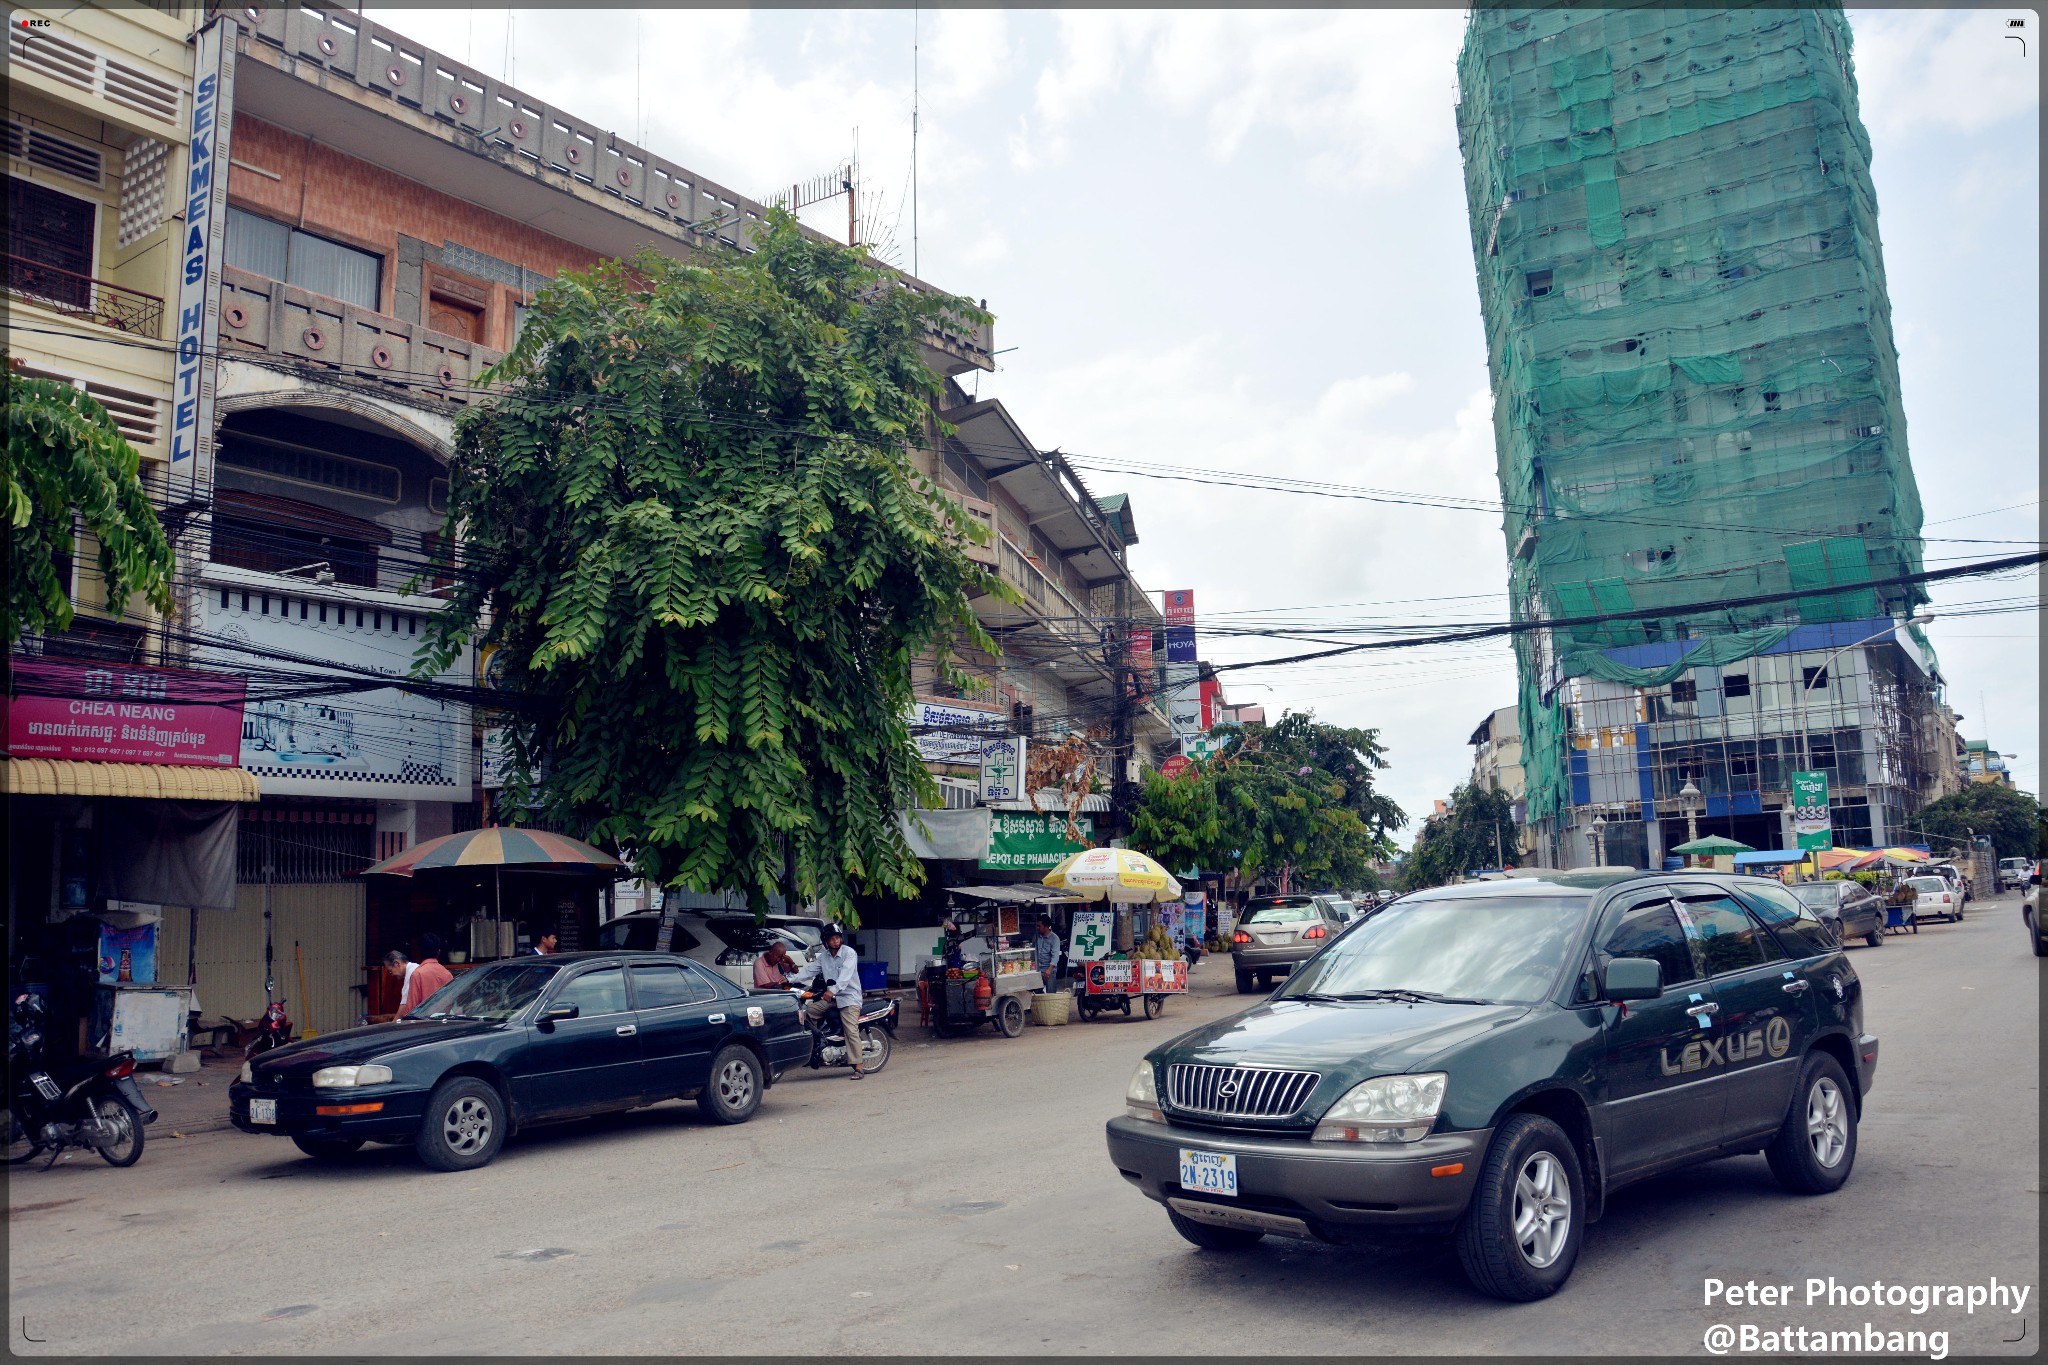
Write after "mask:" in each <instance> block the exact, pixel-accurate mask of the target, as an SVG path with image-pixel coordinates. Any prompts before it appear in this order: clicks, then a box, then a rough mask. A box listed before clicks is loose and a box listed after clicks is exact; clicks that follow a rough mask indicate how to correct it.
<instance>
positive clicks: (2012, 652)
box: [365, 8, 2048, 812]
mask: <svg viewBox="0 0 2048 1365" xmlns="http://www.w3.org/2000/svg"><path fill="white" fill-rule="evenodd" d="M365 14H366V15H368V16H369V17H371V18H373V19H377V20H379V21H381V22H384V23H387V24H389V25H390V26H391V27H393V28H395V29H397V30H399V31H400V32H402V33H405V34H407V35H409V36H413V37H416V38H418V39H419V40H421V41H422V42H425V43H428V44H429V45H431V46H434V47H436V48H438V49H440V50H441V51H444V52H446V53H448V54H449V55H451V56H454V57H457V58H461V59H463V60H466V61H468V62H469V63H470V64H472V65H474V66H477V67H479V68H481V69H482V70H484V71H486V72H488V73H492V74H497V75H500V76H502V77H504V78H506V79H509V80H510V81H511V82H512V83H513V84H515V85H517V86H519V87H521V88H522V89H525V90H527V91H529V92H531V93H533V94H535V95H538V96H539V97H541V98H542V99H544V100H546V101H548V102H549V103H552V104H554V105H557V106H558V107H561V108H564V109H568V110H572V111H574V112H575V113H576V114H578V115H579V116H581V117H583V118H587V119H591V120H595V121H598V122H601V123H604V124H606V125H607V126H609V127H611V128H614V129H616V130H617V131H618V132H619V133H620V134H621V135H622V136H626V137H636V136H637V138H638V140H639V141H641V142H642V143H643V145H646V146H648V147H651V148H652V149H654V150H656V151H657V152H659V153H660V154H662V155H664V156H667V157H669V158H671V159H673V160H675V161H677V162H679V163H681V164H683V165H685V166H688V167H690V168H692V169H695V170H698V171H700V172H702V173H703V174H705V175H707V176H710V177H712V178H713V179H715V180H718V181H720V182H721V183H724V184H726V185H728V186H730V187H732V188H734V189H738V190H740V191H742V192H745V193H749V194H756V195H759V194H765V193H767V192H768V191H769V190H770V189H771V188H772V187H774V186H777V185H780V184H787V183H789V182H791V181H794V180H800V179H807V178H809V177H811V176H814V175H819V174H824V173H826V172H830V171H832V170H833V169H834V168H836V167H837V165H838V164H839V163H840V162H841V161H842V160H844V159H845V158H846V157H848V156H849V155H850V154H851V153H852V152H853V150H854V147H855V142H856V137H857V138H858V146H859V151H860V157H861V164H862V174H863V180H864V203H863V209H862V213H863V217H864V218H865V219H867V220H869V221H870V222H871V223H873V224H874V225H875V230H876V232H877V234H878V235H880V236H883V237H885V238H886V239H887V241H888V242H889V243H890V245H889V247H888V248H887V254H888V255H889V256H890V257H891V259H893V260H896V261H897V262H899V263H900V264H902V265H904V266H905V267H906V268H907V267H909V266H910V264H911V253H912V212H911V198H910V195H909V193H908V189H909V167H910V160H911V158H910V123H911V118H910V115H911V85H912V46H913V41H915V43H916V45H917V48H918V52H917V74H918V85H919V100H918V103H919V136H918V152H917V167H918V175H917V193H916V215H915V219H916V233H915V236H916V243H915V250H916V266H917V273H918V274H919V275H921V276H922V277H923V278H925V279H927V280H929V281H931V282H933V283H934V284H937V285H939V286H940V287H942V288H946V289H950V290H953V291H955V292H957V293H961V294H966V295H969V296H971V297H974V298H985V299H987V300H988V305H989V308H990V309H991V310H992V311H993V312H994V313H995V314H996V319H997V321H996V328H997V332H996V335H997V343H996V344H997V346H998V347H1000V348H1004V349H1005V352H1006V353H1005V354H1004V355H1003V356H1002V357H1001V365H1002V368H1001V370H1000V371H999V372H997V373H995V374H989V375H982V376H980V377H979V379H978V380H977V379H975V378H973V377H972V376H969V377H967V378H965V379H964V380H963V382H966V383H968V384H969V385H970V387H972V386H975V385H977V384H978V387H979V392H980V394H981V395H982V396H984V397H989V396H994V397H1000V398H1001V399H1002V400H1003V402H1004V403H1005V405H1006V406H1007V407H1008V408H1009V409H1010V411H1011V413H1012V414H1013V415H1014V416H1015V417H1016V418H1017V419H1018V421H1019V422H1020V423H1021V424H1022V425H1023V427H1024V429H1025V431H1026V432H1027V433H1028V434H1029V435H1030V436H1031V437H1032V439H1033V440H1034V441H1035V442H1036V443H1037V444H1038V445H1039V446H1041V447H1058V448H1059V449H1061V450H1063V451H1065V452H1067V453H1068V455H1069V456H1070V457H1071V458H1073V459H1074V460H1076V461H1077V462H1079V463H1082V464H1084V465H1085V463H1086V462H1087V461H1088V460H1090V459H1091V458H1093V459H1100V460H1121V461H1133V460H1137V461H1148V462H1153V463H1162V464H1172V465H1178V466H1193V467H1201V468H1207V469H1223V470H1235V471H1248V472H1255V473H1259V474H1266V475H1278V476H1284V477H1290V478H1301V479H1314V480H1320V481H1327V482H1335V483H1341V484H1345V485H1352V486H1361V487H1370V488H1374V489H1388V490H1405V491H1413V492H1421V493H1428V494H1450V495H1454V496H1469V497H1477V498H1482V499H1483V498H1490V497H1493V496H1495V495H1496V492H1497V490H1496V487H1495V484H1494V480H1493V472H1492V470H1493V438H1492V431H1491V427H1490V419H1489V404H1488V397H1487V372H1486V347H1485V339H1484V335H1483V333H1482V331H1481V326H1480V317H1479V304H1478V296H1477V291H1476V287H1475V283H1474V272H1473V265H1472V256H1471V248H1470V245H1469V239H1468V237H1467V235H1466V227H1465V206H1464V191H1463V181H1462V179H1461V172H1460V162H1459V155H1458V142H1457V131H1456V126H1455V121H1454V117H1453V106H1454V104H1455V101H1456V80H1455V62H1456V56H1457V51H1458V45H1459V41H1460V37H1461V33H1462V28H1463V23H1464V16H1463V14H1462V13H1461V12H1458V11H1450V10H1434V11H1416V12H1398V11H1371V12H1337V11H1307V12H1299V13H1274V12H1244V13H1234V12H1228V11H1220V10H1202V11H1193V12H1173V11H1163V10H1161V11H1143V12H1124V13H1117V12H1103V11H1070V12H1029V11H1003V10H989V9H982V10H937V11H935V10H924V11H922V12H919V13H913V12H912V11H909V10H888V11H843V12H831V13H817V12H807V11H796V10H764V11H758V12H745V11H682V10H677V11H644V12H638V13H636V12H632V11H620V12H602V11H577V12H573V13H572V12H566V11H544V10H520V11H517V12H516V14H513V15H511V16H509V18H508V14H507V12H505V11H491V10H477V11H461V12H453V11H449V12H440V11H424V10H415V9H406V10H391V11H379V10H377V9H375V8H370V9H366V10H365ZM2021 17H2023V18H2024V19H2025V21H2026V24H2025V33H2026V34H2027V35H2028V41H2027V43H2026V45H2025V50H2024V52H2023V51H2022V50H2021V46H2022V45H2021V44H2019V43H2016V42H2013V41H2010V40H2009V39H2008V38H2007V36H2006V35H2007V33H2008V29H2007V25H2006V21H2007V19H2009V18H2021ZM1850 18H1851V21H1852V24H1853V26H1854V29H1855V37H1856V68H1857V75H1858V81H1859V85H1860V88H1861V94H1862V107H1863V115H1864V118H1865V120H1866V123H1867V125H1868V127H1869V131H1870V136H1871V141H1872V144H1873V147H1874V151H1875V158H1874V173H1875V176H1876V181H1877V199H1878V204H1879V208H1880V213H1881V220H1880V225H1881V231H1882V233H1883V237H1884V255H1885V262H1886V266H1887V270H1888V273H1889V278H1890V290H1891V302H1892V310H1893V318H1894V321H1895V326H1896V330H1897V335H1898V344H1899V349H1900V366H1901V372H1902V376H1903V383H1904V388H1905V404H1906V413H1907V419H1908V429H1909V430H1908V435H1909V440H1910V443H1911V444H1910V448H1911V455H1912V461H1913V465H1914V468H1915V470H1916V472H1917V474H1918V478H1919V483H1920V491H1921V495H1922V498H1923V501H1924V502H1925V505H1926V509H1927V510H1926V515H1927V519H1928V523H1929V525H1928V535H1929V537H1930V542H1929V544H1928V547H1927V558H1928V561H1929V563H1930V565H1932V564H1934V563H1936V562H1961V561H1963V560H1968V559H1976V558H1988V557H1991V556H1993V555H1995V554H1999V553H2010V552H2014V550H2015V549H2024V548H2027V546H2026V545H2022V546H2017V547H2015V546H2012V545H2010V544H2009V542H2015V541H2021V542H2027V543H2028V545H2031V544H2032V543H2033V542H2036V541H2038V540H2039V539H2040V537H2041V519H2040V512H2041V509H2040V507H2039V468H2038V459H2037V451H2038V446H2039V399H2038V378H2037V377H2038V373H2039V367H2040V336H2039V310H2038V299H2039V254H2040V215H2039V200H2040V177H2039V152H2040V148H2039V144H2038V122H2039V81H2038V66H2037V61H2038V53H2037V51H2036V48H2037V44H2038V42H2039V41H2042V40H2048V34H2041V33H2040V28H2041V21H2040V19H2039V17H2038V15H2036V14H2035V13H2034V12H2033V11H2029V10H2010V11H2006V10H1998V11H1989V10H1987V11H1975V12H1961V11H1905V10H1871V11H1860V10H1853V9H1852V10H1851V11H1850ZM806 218H807V220H808V221H811V222H813V223H814V224H815V225H816V226H819V227H820V228H822V229H824V230H827V231H843V228H844V223H845V209H844V205H843V201H842V202H833V203H829V204H826V205H822V206H820V207H819V208H818V209H815V210H812V211H811V212H809V213H807V214H806ZM1088 478H1089V483H1090V486H1091V487H1092V488H1093V489H1094V491H1095V492H1097V493H1098V494H1100V493H1109V492H1128V493H1130V494H1131V495H1132V498H1133V505H1134V508H1135V511H1136V515H1137V520H1138V526H1139V530H1140V533H1141V535H1142V537H1143V540H1142V543H1141V544H1140V545H1139V546H1138V547H1137V548H1136V549H1135V550H1134V551H1133V560H1134V564H1135V567H1136V569H1137V571H1138V574H1139V577H1140V580H1141V581H1142V582H1144V583H1145V584H1146V585H1148V586H1149V587H1152V588H1155V589H1161V588H1183V587H1185V588H1192V589H1194V590H1195V594H1196V604H1197V608H1198V612H1199V614H1200V616H1201V618H1202V620H1203V621H1204V622H1218V621H1224V620H1231V619H1236V620H1238V621H1253V620H1256V621H1261V622H1264V621H1272V620H1274V619H1276V618H1281V617H1283V616H1285V615H1289V614H1291V615H1294V616H1296V617H1298V618H1299V619H1300V620H1301V621H1302V622H1304V623H1306V624H1310V625H1313V624H1324V625H1327V624H1328V623H1330V622H1332V621H1334V620H1338V619H1343V620H1347V621H1356V620H1365V619H1380V620H1387V621H1418V622H1421V621H1444V620H1452V619H1458V618H1465V619H1487V620H1497V619H1501V618H1503V617H1504V615H1505V612H1506V602H1505V596H1504V594H1503V592H1502V584H1503V582H1504V580H1505V559H1504V549H1503V546H1502V543H1501V534H1500V528H1499V520H1498V517H1497V516H1490V515H1487V514H1486V513H1484V512H1461V511H1440V510H1426V509H1419V508H1415V507H1409V506H1400V505H1389V504H1386V503H1380V502H1370V501H1356V500H1337V499H1330V498H1313V497H1304V496H1299V495H1293V494H1284V493H1279V492H1252V491H1242V490H1230V491H1226V490H1221V489H1217V488H1213V487H1204V486H1201V485H1197V484H1191V483H1185V482H1169V481H1164V480H1159V479H1151V478H1136V477H1133V476H1131V475H1128V474H1114V473H1109V472H1095V473H1091V474H1090V475H1089V476H1088ZM1934 537H1943V539H1941V540H1935V539H1933V538H1934ZM1979 542H1983V543H1979ZM1993 542H1997V543H1993ZM2035 583H2036V580H2035V579H2034V578H2032V577H2031V576H2029V577H2026V578H2021V579H2015V580H2011V581H2007V582H1998V583H1990V582H1983V581H1976V582H1965V583H1962V584H1959V585H1956V586H1945V585H1937V588H1936V591H1935V610H1936V611H1938V612H1939V611H1941V610H1943V609H1944V608H1945V607H1947V608H1957V607H1959V606H1960V604H1964V603H1968V602H1982V601H1986V600H1990V599H1995V598H2011V597H2017V596H2021V595H2028V596H2031V595H2033V594H2034V593H2035V592H2036V587H2035ZM1930 634H1931V636H1932V638H1933V640H1934V643H1935V646H1936V648H1937V650H1938V651H1939V652H1940V655H1941V660H1942V664H1943V667H1944V671H1945V673H1946V675H1947V677H1948V678H1949V680H1950V700H1951V703H1952V704H1953V705H1955V707H1956V708H1957V709H1958V710H1960V711H1961V712H1963V714H1964V715H1965V717H1966V718H1967V719H1965V721H1964V722H1963V730H1964V733H1965V734H1966V735H1967V736H1969V737H1971V738H1982V737H1985V736H1986V734H1987V730H1986V726H1987V723H1988V726H1989V731H1988V736H1989V738H1990V739H1991V740H1992V741H1993V742H1994V743H1995V744H1996V745H1997V746H1998V747H1999V748H2000V749H2002V750H2005V751H2007V752H2010V753H2015V754H2018V755H2019V757H2018V758H2017V759H2016V760H2014V761H2013V765H2014V768H2015V770H2016V773H2017V776H2018V778H2019V781H2020V783H2021V785H2022V786H2025V787H2027V788H2029V789H2030V790H2034V791H2039V790H2040V789H2041V788H2040V781H2041V774H2040V761H2039V754H2040V736H2039V733H2038V726H2039V710H2040V706H2039V695H2040V686H2039V684H2040V676H2039V665H2038V661H2039V642H2038V623H2037V619H2036V617H2035V615H2033V614H2032V613H2030V612H2029V613H2017V614H2010V615H1989V616H1970V617H1953V618H1951V619H1948V620H1945V621H1939V622H1937V624H1936V625H1935V626H1933V627H1932V628H1931V629H1930ZM1288 652H1295V648H1294V647H1286V646H1276V645H1275V643H1273V642H1259V641H1255V640H1246V639H1243V638H1229V639H1226V638H1221V637H1217V636H1211V637H1210V638H1209V639H1208V640H1206V641H1205V644H1204V649H1203V653H1204V657H1207V658H1210V659H1212V660H1215V661H1217V662H1229V661H1232V660H1247V659H1256V658H1264V657H1272V656H1274V655H1277V654H1281V653H1288ZM1228 678H1229V682H1228V684H1227V691H1228V693H1229V695H1230V697H1231V699H1232V700H1237V701H1264V702H1267V703H1268V704H1269V705H1271V704H1277V705H1280V706H1285V707H1291V708H1297V709H1299V708H1313V709H1314V710H1315V711H1316V712H1317V714H1318V715H1320V716H1322V717H1323V718H1325V719H1328V720H1332V721H1338V722H1342V723H1346V724H1353V725H1367V726H1376V727H1378V728H1379V729H1380V730H1381V731H1382V733H1383V735H1384V738H1385V740H1386V743H1387V746H1388V749H1389V751H1390V756H1391V758H1392V760H1393V764H1394V767H1393V769H1392V771H1391V772H1390V773H1389V774H1388V775H1387V778H1388V784H1389V789H1390V791H1391V792H1392V794H1393V795H1394V797H1395V799H1396V800H1398V801H1399V802H1400V803H1401V804H1402V805H1403V806H1404V807H1406V808H1407V809H1408V810H1410V811H1411V812H1415V811H1422V812H1426V811H1427V810H1428V809H1429V808H1430V801H1431V799H1432V798H1435V797H1439V796H1443V795H1446V794H1448V792H1449V791H1450V789H1451V787H1452V786H1454V785H1455V784H1456V783H1457V782H1458V781H1459V780H1460V779H1461V778H1462V777H1463V776H1464V775H1465V774H1466V773H1468V772H1469V770H1470V764H1471V750H1470V749H1468V748H1467V747H1466V744H1465V741H1466V738H1467V737H1468V736H1469V735H1470V733H1471V731H1472V729H1473V727H1474V726H1475V725H1476V724H1477V723H1478V722H1479V721H1480V720H1481V719H1482V718H1483V717H1484V716H1485V715H1486V714H1487V713H1488V712H1489V711H1490V710H1491V709H1492V708H1494V707H1496V706H1501V705H1506V704H1509V703H1510V702H1511V701H1512V700H1513V697H1514V669H1513V663H1512V659H1511V656H1510V654H1509V652H1508V650H1507V649H1506V647H1505V646H1492V647H1484V648H1481V647H1462V648H1457V649H1449V648H1445V649H1435V650H1411V651H1404V652H1402V653H1400V654H1398V655H1393V654H1382V655H1379V656H1376V657H1372V656H1368V657H1367V658H1364V659H1361V660H1358V661H1351V660H1345V661H1340V662H1334V663H1329V664H1318V665H1300V666H1294V667H1289V668H1285V669H1280V668H1275V669H1270V670H1263V671H1253V672H1241V673H1233V674H1230V675H1228Z"/></svg>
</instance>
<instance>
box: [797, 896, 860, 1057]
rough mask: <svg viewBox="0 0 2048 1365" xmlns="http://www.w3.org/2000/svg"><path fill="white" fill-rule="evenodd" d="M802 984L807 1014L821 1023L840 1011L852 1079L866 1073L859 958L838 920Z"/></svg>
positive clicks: (840, 1025) (830, 928)
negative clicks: (861, 1039) (851, 1069)
mask: <svg viewBox="0 0 2048 1365" xmlns="http://www.w3.org/2000/svg"><path fill="white" fill-rule="evenodd" d="M800 984H801V985H802V987H803V1001H804V1017H805V1018H806V1019H807V1020H809V1021H811V1022H812V1023H813V1024H822V1023H823V1022H824V1021H825V1020H826V1019H827V1018H829V1017H830V1016H831V1014H832V1013H833V1011H835V1010H836V1011H838V1014H839V1028H840V1032H841V1034H842V1035H843V1036H844V1037H845V1039H846V1058H847V1060H848V1061H849V1062H851V1063H852V1064H853V1079H855V1080H859V1079H860V1078H861V1077H862V1076H863V1075H865V1074H866V1073H865V1072H863V1071H862V1070H861V1068H860V1063H861V1047H860V958H859V957H858V956H857V955H856V954H855V953H854V951H853V948H852V946H851V945H849V944H848V943H847V942H846V930H844V929H842V928H841V927H840V926H838V925H837V924H828V925H826V926H825V945H824V947H822V948H820V949H819V950H818V955H817V956H816V957H814V958H813V959H811V964H810V968H809V974H808V975H807V976H806V977H805V978H804V980H803V981H802V982H801V983H800Z"/></svg>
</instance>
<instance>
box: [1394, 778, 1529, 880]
mask: <svg viewBox="0 0 2048 1365" xmlns="http://www.w3.org/2000/svg"><path fill="white" fill-rule="evenodd" d="M1520 839H1521V829H1520V827H1519V826H1518V825H1516V824H1515V803H1514V802H1513V801H1512V800H1511V799H1510V798H1509V797H1508V794H1507V793H1506V792H1504V791H1500V790H1498V789H1496V788H1492V787H1478V786H1474V785H1473V784H1472V783H1470V782H1467V783H1465V784H1464V785H1463V786H1461V787H1459V788H1458V789H1457V790H1456V791H1454V792H1452V793H1451V800H1450V809H1448V810H1446V811H1444V812H1443V813H1442V814H1440V815H1431V816H1429V817H1427V818H1426V819H1424V820H1423V822H1422V828H1421V829H1420V830H1419V831H1418V832H1417V833H1416V835H1415V847H1414V848H1413V849H1412V850H1410V851H1409V854H1408V856H1407V857H1406V858H1405V859H1403V860H1402V862H1401V886H1402V888H1403V889H1404V890H1408V891H1414V890H1419V889H1420V888H1422V887H1425V886H1443V885H1445V884H1446V883H1449V882H1454V881H1456V880H1458V879H1459V878H1460V877H1462V876H1464V875H1465V873H1466V872H1468V871H1470V870H1471V869H1472V868H1475V867H1498V866H1500V865H1501V860H1502V859H1503V858H1505V859H1506V860H1507V861H1508V862H1510V863H1512V862H1513V861H1514V859H1515V856H1516V853H1517V851H1518V847H1519V841H1520Z"/></svg>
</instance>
